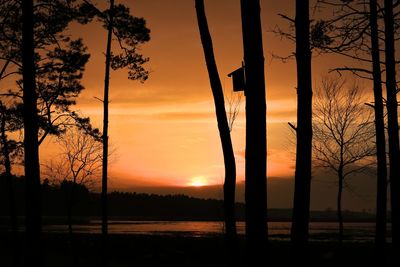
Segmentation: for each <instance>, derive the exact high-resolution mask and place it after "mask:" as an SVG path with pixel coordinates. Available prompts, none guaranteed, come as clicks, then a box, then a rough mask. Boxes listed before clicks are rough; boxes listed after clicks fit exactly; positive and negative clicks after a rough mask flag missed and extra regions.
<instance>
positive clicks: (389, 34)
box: [384, 0, 400, 263]
mask: <svg viewBox="0 0 400 267" xmlns="http://www.w3.org/2000/svg"><path fill="white" fill-rule="evenodd" d="M384 3H385V7H384V10H385V15H384V21H385V66H386V95H387V101H386V108H387V116H388V137H389V164H390V168H389V179H390V193H391V194H390V200H391V210H392V242H393V246H394V247H395V248H396V249H397V250H398V249H399V248H400V203H399V201H400V180H399V179H400V165H399V161H400V148H399V122H398V114H397V108H398V103H397V96H396V94H397V86H396V61H395V46H394V43H395V39H394V19H393V1H388V0H385V2H384ZM396 262H397V261H396ZM397 263H398V262H397Z"/></svg>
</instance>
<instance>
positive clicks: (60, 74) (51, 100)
mask: <svg viewBox="0 0 400 267" xmlns="http://www.w3.org/2000/svg"><path fill="white" fill-rule="evenodd" d="M75 2H76V1H66V0H52V1H44V0H42V1H38V2H37V3H35V5H34V20H35V22H36V23H35V25H34V43H35V65H36V77H35V79H36V94H37V109H38V124H39V133H38V134H39V136H38V138H39V145H40V144H42V143H43V141H44V140H45V138H46V137H47V136H48V135H61V134H63V133H64V132H65V131H66V129H67V128H68V127H71V126H74V125H79V126H80V127H81V128H82V129H85V130H87V131H88V132H91V133H92V134H95V135H96V134H98V131H97V130H95V129H92V127H91V125H90V121H89V119H88V118H84V117H81V116H80V115H79V114H78V113H77V112H75V111H73V110H71V106H73V105H75V103H76V98H77V97H78V95H79V94H80V93H81V92H82V90H83V89H84V87H83V86H82V84H81V79H82V77H83V72H84V70H85V65H86V63H87V62H88V60H89V54H87V53H86V50H87V48H86V47H85V45H84V44H83V43H82V40H81V39H76V40H71V38H70V37H69V36H66V35H65V34H64V30H66V28H67V26H68V24H69V23H70V22H71V21H73V20H78V19H79V20H81V19H82V17H83V16H84V15H81V14H80V12H78V5H76V4H75ZM19 5H20V1H4V3H2V5H1V8H0V20H1V24H2V27H3V31H1V33H0V61H1V62H2V63H3V68H2V71H1V75H0V79H2V80H3V79H13V81H15V82H16V87H15V88H12V89H8V90H5V91H3V92H2V94H1V96H2V98H6V97H7V98H11V100H12V101H13V102H14V103H15V104H14V105H22V94H23V92H22V91H23V88H22V85H21V84H22V83H21V81H20V80H19V79H20V76H21V57H20V56H19V54H20V52H21V29H20V28H18V27H15V23H16V21H19V20H20V19H21V14H20V13H19V12H18V7H19Z"/></svg>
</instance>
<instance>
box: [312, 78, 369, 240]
mask: <svg viewBox="0 0 400 267" xmlns="http://www.w3.org/2000/svg"><path fill="white" fill-rule="evenodd" d="M364 103H365V102H364V99H363V95H362V91H361V89H360V88H359V87H357V86H356V85H354V86H352V87H350V88H347V87H346V86H345V83H344V82H343V81H341V80H340V79H324V80H323V81H322V85H321V87H320V88H318V89H317V95H316V101H315V103H314V112H313V119H314V123H313V131H314V141H313V149H314V158H315V161H316V164H317V166H319V167H322V168H326V169H327V170H329V171H331V172H333V173H334V174H335V175H336V176H337V179H338V180H337V181H338V194H337V201H336V205H337V215H338V222H339V236H338V239H339V242H340V244H341V243H342V240H343V217H342V193H343V188H344V186H345V185H346V181H347V178H348V177H349V176H350V175H352V174H354V173H358V172H362V171H364V170H365V169H366V168H367V167H369V166H371V164H373V161H372V160H371V157H372V156H373V155H374V153H375V149H374V144H373V139H374V134H375V133H374V131H373V121H372V113H371V112H370V110H369V108H368V107H367V106H366V105H365V104H364Z"/></svg>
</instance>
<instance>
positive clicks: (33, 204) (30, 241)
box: [22, 0, 43, 266]
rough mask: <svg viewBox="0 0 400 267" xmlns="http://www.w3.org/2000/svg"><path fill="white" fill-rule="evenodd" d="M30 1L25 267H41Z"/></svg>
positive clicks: (29, 6)
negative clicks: (29, 265) (27, 266)
mask: <svg viewBox="0 0 400 267" xmlns="http://www.w3.org/2000/svg"><path fill="white" fill-rule="evenodd" d="M33 25H34V20H33V1H32V0H26V1H22V84H23V105H24V106H23V119H24V164H25V179H26V186H25V190H26V196H25V198H26V199H25V201H26V235H27V253H26V259H25V262H26V265H28V264H32V265H35V266H43V262H42V256H41V255H42V250H41V242H40V239H41V233H42V221H41V205H40V203H41V196H40V167H39V143H38V131H39V127H38V116H37V108H36V107H37V102H36V101H37V94H36V81H35V73H36V67H35V52H34V48H35V43H34V36H33Z"/></svg>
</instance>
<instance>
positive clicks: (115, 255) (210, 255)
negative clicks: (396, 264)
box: [0, 233, 390, 267]
mask: <svg viewBox="0 0 400 267" xmlns="http://www.w3.org/2000/svg"><path fill="white" fill-rule="evenodd" d="M21 238H22V236H21ZM74 239H75V246H74V247H75V253H76V255H77V256H78V266H82V267H92V266H93V267H94V266H100V260H101V257H100V255H101V252H100V249H101V240H100V235H97V234H77V235H75V236H74ZM9 244H10V243H9V235H8V234H6V233H2V234H0V259H1V261H2V263H0V266H5V267H8V266H12V265H11V255H12V253H11V251H10V250H11V248H10V246H9ZM43 244H44V248H43V255H44V258H45V262H46V266H47V267H53V266H54V267H64V266H68V267H73V266H76V265H74V261H73V260H72V259H73V257H71V246H70V243H69V239H68V235H66V234H60V233H47V234H44V236H43ZM223 244H224V242H223V238H222V236H213V237H184V236H176V235H175V236H157V235H110V236H109V253H108V255H109V262H110V264H109V266H110V267H117V266H118V267H125V266H130V267H133V266H135V267H136V266H137V267H141V266H146V267H151V266H174V267H179V266H182V267H183V266H189V267H192V266H193V267H195V266H204V267H210V266H226V265H225V264H224V255H225V253H224V247H223ZM240 250H241V257H242V259H243V256H244V240H243V239H240ZM268 250H269V253H268V258H269V261H270V264H269V265H268V266H274V267H284V266H291V262H290V243H289V242H288V241H271V242H270V244H269V249H268ZM340 251H341V253H339V250H338V247H337V243H335V242H324V241H314V242H311V243H310V250H309V255H310V257H309V258H310V264H309V266H321V267H331V266H332V267H333V266H346V267H347V266H348V267H350V266H351V267H355V266H363V267H364V266H366V267H369V266H371V267H372V266H379V267H380V266H385V265H384V264H382V263H379V264H378V263H377V262H376V261H375V260H374V246H373V243H355V242H345V243H344V244H343V248H342V249H341V250H340ZM388 266H390V265H388Z"/></svg>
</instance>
